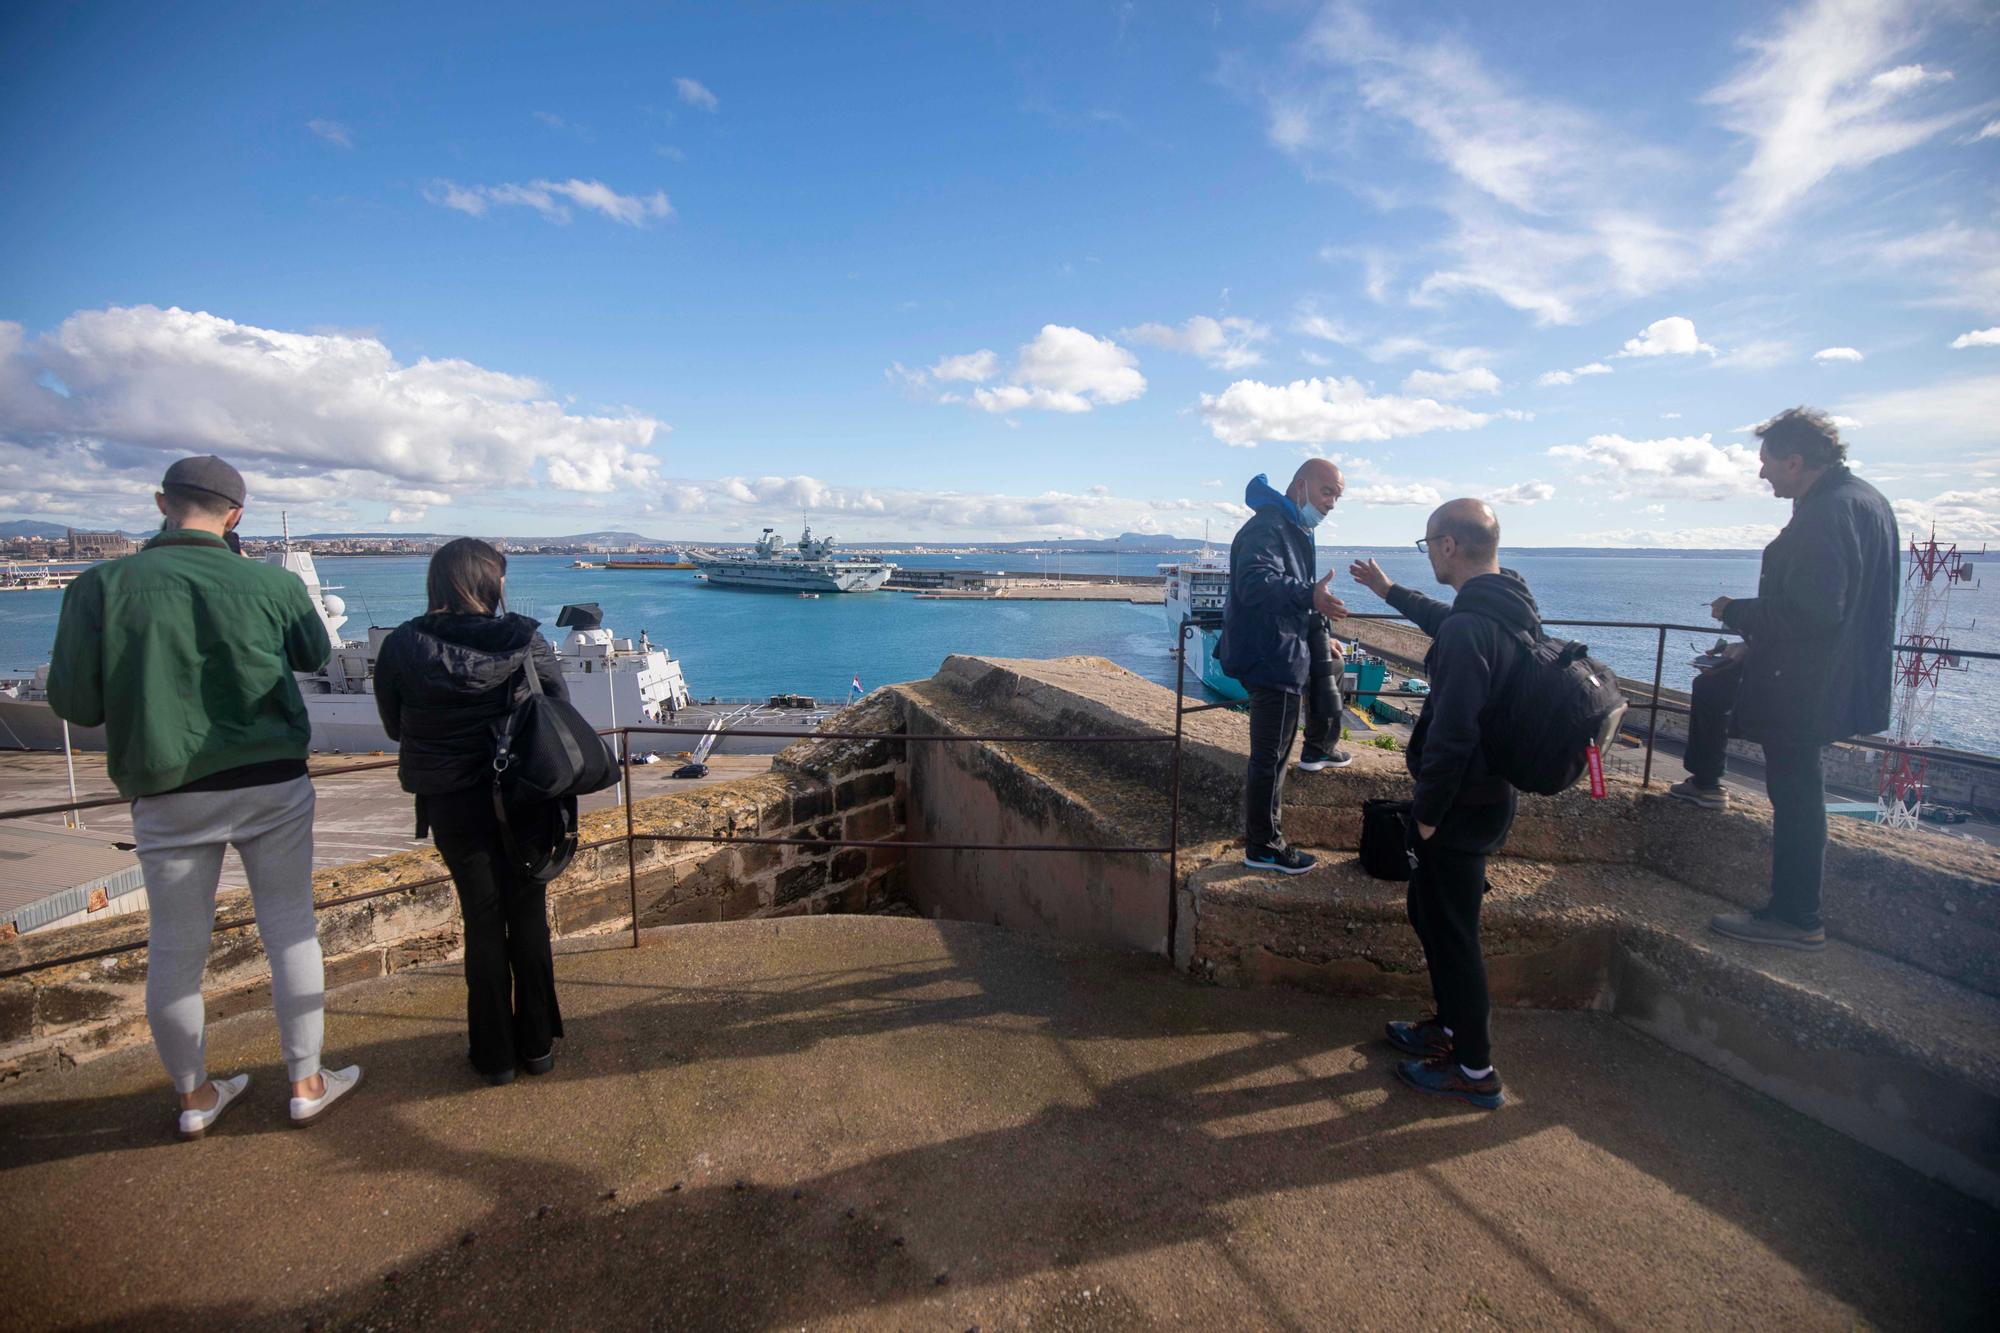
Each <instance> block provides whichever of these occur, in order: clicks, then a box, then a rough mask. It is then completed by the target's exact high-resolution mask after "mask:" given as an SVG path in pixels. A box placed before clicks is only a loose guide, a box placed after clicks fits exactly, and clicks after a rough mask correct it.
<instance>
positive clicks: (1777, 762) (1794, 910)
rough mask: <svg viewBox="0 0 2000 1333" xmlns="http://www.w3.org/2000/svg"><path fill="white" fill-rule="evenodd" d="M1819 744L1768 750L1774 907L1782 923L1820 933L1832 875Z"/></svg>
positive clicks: (1767, 746) (1766, 769)
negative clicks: (1823, 893) (1823, 886)
mask: <svg viewBox="0 0 2000 1333" xmlns="http://www.w3.org/2000/svg"><path fill="white" fill-rule="evenodd" d="M1824 755H1825V751H1824V749H1823V747H1822V746H1821V745H1820V744H1819V743H1818V742H1817V741H1806V742H1803V743H1799V744H1786V745H1780V744H1778V743H1777V742H1775V741H1773V742H1766V743H1765V745H1764V787H1765V790H1767V791H1768V792H1770V794H1771V905H1770V907H1769V908H1768V909H1766V910H1768V911H1769V912H1770V914H1771V915H1772V916H1775V917H1777V918H1778V919H1779V920H1780V921H1785V922H1789V923H1790V924H1792V925H1794V926H1797V927H1799V928H1800V929H1801V930H1818V929H1819V927H1820V924H1821V922H1820V919H1819V890H1820V880H1821V878H1822V877H1823V876H1824V874H1825V871H1826V761H1825V758H1824Z"/></svg>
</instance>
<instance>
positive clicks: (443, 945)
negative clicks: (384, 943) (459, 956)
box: [382, 928, 463, 972]
mask: <svg viewBox="0 0 2000 1333" xmlns="http://www.w3.org/2000/svg"><path fill="white" fill-rule="evenodd" d="M462 943H463V937H462V936H461V935H460V933H459V931H458V930H457V929H455V928H454V929H452V930H440V931H435V932H433V933H432V934H429V935H419V936H417V937H416V938H415V939H408V940H400V941H398V942H397V943H395V944H392V945H390V946H389V948H388V949H387V951H385V952H384V954H383V956H382V967H383V970H384V971H387V972H401V971H402V970H403V969H404V968H409V967H422V966H423V965H424V964H426V963H437V962H442V961H443V960H445V959H447V958H449V957H451V955H452V954H454V953H456V952H457V951H458V949H459V948H460V947H461V945H462Z"/></svg>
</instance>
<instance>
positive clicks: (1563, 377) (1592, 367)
mask: <svg viewBox="0 0 2000 1333" xmlns="http://www.w3.org/2000/svg"><path fill="white" fill-rule="evenodd" d="M1609 374H1611V367H1610V366H1607V365H1605V364H1604V363H1603V362H1602V361H1593V362H1591V363H1590V364H1589V365H1587V366H1578V367H1577V368H1576V369H1575V370H1550V371H1546V372H1544V373H1543V374H1541V375H1538V376H1536V378H1535V383H1536V384H1539V385H1540V386H1541V387H1543V388H1544V389H1548V388H1554V387H1555V386H1557V385H1561V384H1574V383H1576V382H1577V381H1578V380H1580V379H1582V378H1583V377H1584V376H1586V375H1609Z"/></svg>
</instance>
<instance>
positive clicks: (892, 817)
mask: <svg viewBox="0 0 2000 1333" xmlns="http://www.w3.org/2000/svg"><path fill="white" fill-rule="evenodd" d="M894 806H895V803H894V802H893V801H877V802H876V803H875V804H874V805H869V806H863V807H861V808H860V809H857V810H852V811H849V812H848V815H847V836H848V837H849V838H852V839H855V840H856V841H863V842H866V841H873V840H875V839H878V838H887V837H891V836H893V835H894V833H895V831H896V811H895V808H894Z"/></svg>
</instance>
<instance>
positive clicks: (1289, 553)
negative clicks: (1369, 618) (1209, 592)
mask: <svg viewBox="0 0 2000 1333" xmlns="http://www.w3.org/2000/svg"><path fill="white" fill-rule="evenodd" d="M1312 584H1313V539H1312V534H1311V533H1309V532H1307V531H1306V530H1305V529H1304V528H1302V527H1300V526H1299V525H1298V524H1297V523H1294V522H1293V521H1292V520H1291V518H1290V517H1289V516H1288V515H1287V514H1286V513H1285V511H1284V510H1283V509H1282V508H1279V507H1278V506H1276V505H1272V506H1270V507H1267V508H1260V509H1259V510H1258V511H1257V512H1256V514H1255V515H1254V516H1252V518H1251V519H1250V521H1249V522H1248V523H1245V524H1244V525H1243V527H1242V529H1241V530H1239V531H1238V532H1237V534H1236V540H1234V541H1233V542H1231V543H1230V544H1229V600H1228V601H1227V602H1226V603H1224V605H1223V608H1222V633H1221V635H1220V636H1219V637H1218V638H1217V640H1216V645H1215V652H1216V659H1217V660H1218V661H1220V662H1221V663H1222V669H1223V670H1224V671H1227V672H1228V673H1229V674H1230V675H1231V676H1233V677H1235V678H1236V679H1237V680H1238V681H1239V682H1241V683H1242V684H1243V685H1245V686H1251V685H1256V686H1262V687H1264V688H1266V689H1274V690H1284V691H1285V692H1286V693H1288V694H1299V693H1301V692H1303V691H1304V690H1305V687H1306V681H1307V680H1308V679H1309V678H1310V677H1311V675H1312V650H1311V647H1310V645H1309V644H1308V643H1307V638H1308V635H1309V634H1310V632H1311V621H1312V617H1313V600H1312Z"/></svg>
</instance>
